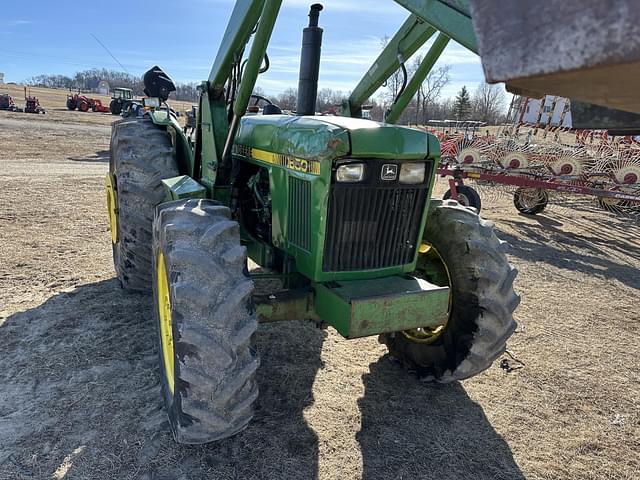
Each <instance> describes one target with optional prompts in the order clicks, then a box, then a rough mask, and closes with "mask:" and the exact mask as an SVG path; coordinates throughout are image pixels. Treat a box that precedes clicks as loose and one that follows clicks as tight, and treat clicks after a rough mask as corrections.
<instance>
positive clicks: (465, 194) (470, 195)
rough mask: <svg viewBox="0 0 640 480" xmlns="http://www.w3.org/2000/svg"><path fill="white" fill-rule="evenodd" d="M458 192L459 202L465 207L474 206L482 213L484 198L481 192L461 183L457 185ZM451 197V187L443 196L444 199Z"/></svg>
mask: <svg viewBox="0 0 640 480" xmlns="http://www.w3.org/2000/svg"><path fill="white" fill-rule="evenodd" d="M456 191H457V192H458V203H459V204H460V205H462V206H464V207H473V208H475V209H476V211H477V213H480V210H481V209H482V200H481V199H480V194H479V193H478V192H477V191H476V190H475V189H473V188H471V187H469V186H467V185H460V186H458V187H456ZM450 198H451V189H449V190H447V191H446V192H445V193H444V195H443V196H442V199H443V200H449V199H450Z"/></svg>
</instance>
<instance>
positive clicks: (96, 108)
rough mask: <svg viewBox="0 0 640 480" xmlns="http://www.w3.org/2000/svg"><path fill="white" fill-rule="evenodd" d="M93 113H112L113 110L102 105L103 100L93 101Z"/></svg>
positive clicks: (96, 99)
mask: <svg viewBox="0 0 640 480" xmlns="http://www.w3.org/2000/svg"><path fill="white" fill-rule="evenodd" d="M92 100H93V102H92V104H91V111H92V112H95V113H111V109H110V108H109V107H107V106H106V105H102V100H100V99H99V98H94V99H92Z"/></svg>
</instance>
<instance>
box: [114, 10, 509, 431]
mask: <svg viewBox="0 0 640 480" xmlns="http://www.w3.org/2000/svg"><path fill="white" fill-rule="evenodd" d="M280 3H281V1H280V0H238V1H237V2H236V3H235V7H234V9H233V13H232V16H231V20H230V22H229V25H228V27H227V29H226V32H225V34H224V37H223V40H222V44H221V46H220V49H219V52H218V54H217V56H216V58H215V61H214V64H213V68H212V70H211V74H210V76H209V78H208V80H206V81H204V82H203V83H202V85H201V88H200V91H201V95H200V99H199V105H198V113H197V122H196V128H195V131H194V133H193V134H192V135H191V136H189V137H187V136H186V135H185V134H184V132H183V129H182V128H181V126H180V124H179V123H178V121H177V119H176V118H175V117H174V115H173V114H172V113H171V110H170V109H169V108H168V106H166V100H167V98H168V95H169V93H170V92H171V91H173V90H175V86H174V84H173V82H172V81H171V79H170V78H169V77H168V76H167V75H166V74H165V73H164V72H163V71H162V70H161V69H160V68H158V67H154V68H152V69H151V70H149V71H148V72H147V73H146V74H145V76H144V83H145V94H146V95H147V98H145V99H144V102H145V107H147V108H146V112H147V113H146V114H145V115H144V116H143V117H140V118H127V119H123V120H120V121H118V122H115V123H114V125H113V130H112V136H111V159H110V164H109V174H108V175H107V177H106V191H107V201H108V211H109V223H110V229H111V239H112V243H113V260H114V264H115V269H116V272H117V276H118V279H119V281H120V283H121V284H122V286H123V287H124V288H127V289H133V290H140V291H148V290H153V295H154V316H155V322H156V324H157V339H158V340H157V343H158V350H159V358H160V370H161V374H162V391H163V396H164V401H165V405H166V409H167V412H168V416H169V419H170V424H171V428H172V430H173V433H174V436H175V438H176V440H177V441H178V442H182V443H205V442H211V441H215V440H220V439H223V438H225V437H229V436H231V435H234V434H235V433H237V432H239V431H241V430H242V429H244V428H245V427H246V426H247V424H248V423H249V421H250V419H251V418H252V415H253V403H254V401H255V400H256V398H257V396H258V386H257V383H256V370H257V369H258V365H259V359H258V352H257V351H256V349H255V348H254V346H253V344H252V338H253V336H254V333H255V332H256V329H257V326H258V322H260V321H266V322H273V321H281V320H313V321H314V322H316V323H318V324H326V325H329V326H331V327H333V328H335V329H336V330H337V331H338V332H339V333H340V334H341V335H342V336H344V337H345V338H347V339H353V338H360V337H365V336H372V335H378V336H379V340H380V341H381V342H382V343H384V344H385V345H386V346H387V347H388V350H389V355H391V356H393V357H395V358H396V359H397V360H399V362H400V363H401V364H402V365H404V366H405V367H406V369H407V370H409V371H410V372H412V373H413V374H415V375H417V376H418V377H420V378H421V379H423V380H427V381H429V380H431V381H438V382H452V381H456V380H461V379H465V378H469V377H471V376H473V375H476V374H478V373H480V372H482V371H483V370H485V369H487V368H488V367H489V366H490V365H491V364H492V362H493V361H494V360H495V359H496V358H497V357H498V356H499V355H500V354H501V353H502V352H503V351H504V349H505V342H506V341H507V339H508V338H509V336H510V335H511V334H512V332H513V331H514V328H515V323H514V320H513V316H512V314H513V311H514V310H515V308H516V306H517V305H518V302H519V298H518V296H517V295H516V294H515V293H514V291H513V281H514V279H515V277H516V270H515V268H513V267H512V266H511V265H509V263H508V261H507V258H506V257H505V255H504V253H503V252H502V244H503V242H501V241H500V240H499V239H498V238H497V237H496V235H495V233H494V230H493V226H492V224H491V223H490V222H487V221H485V220H482V219H481V218H480V217H479V216H478V215H477V214H476V211H475V210H474V209H472V208H465V207H463V206H461V205H460V204H458V203H457V202H456V201H454V200H447V201H440V200H432V199H431V192H432V189H433V186H434V182H435V174H436V166H437V164H438V161H439V157H440V149H439V144H438V141H437V139H436V137H434V136H433V135H431V134H429V133H426V132H424V131H419V130H413V129H409V128H404V127H399V126H395V125H393V124H392V123H391V122H393V121H394V119H396V118H397V117H398V111H399V110H401V109H402V108H404V106H406V102H407V96H409V98H411V96H413V93H415V90H414V91H413V93H412V89H414V88H415V84H414V80H412V81H411V82H407V84H406V88H405V89H404V90H403V91H402V92H401V94H400V95H399V96H398V98H397V99H396V101H395V102H394V105H393V106H392V108H391V110H390V111H389V112H387V120H388V122H387V123H377V122H374V121H370V120H365V119H363V118H361V117H362V115H361V111H362V108H361V107H362V105H364V104H365V102H366V101H367V99H368V98H369V97H370V96H371V95H372V94H373V93H374V92H375V90H376V89H377V88H379V87H380V86H381V85H382V84H383V82H384V81H385V80H386V79H387V77H388V76H389V75H391V74H392V73H393V72H394V71H396V70H397V69H399V68H400V67H401V66H402V62H404V60H403V59H405V58H409V57H410V56H411V55H412V54H413V53H414V52H415V51H416V50H417V49H418V48H419V47H420V46H422V45H423V44H424V43H425V42H426V41H427V39H429V38H430V37H431V36H433V35H434V33H435V32H436V29H435V28H434V27H433V26H431V25H430V24H429V23H426V22H425V21H424V20H423V19H422V18H421V17H419V16H417V15H415V14H412V15H411V16H410V17H409V18H408V20H407V21H406V22H405V24H404V25H403V26H402V28H401V29H400V31H399V32H398V33H397V34H396V36H395V37H394V38H393V39H392V40H391V41H390V42H389V44H388V46H387V47H386V48H385V50H384V51H383V52H382V53H381V55H380V57H379V58H378V59H377V61H376V63H375V64H374V66H373V67H372V68H371V69H370V70H369V72H368V73H367V75H366V77H365V78H364V79H363V80H362V81H361V82H360V84H359V85H358V86H357V87H356V88H355V90H354V91H353V93H352V95H351V97H350V98H349V100H347V101H346V102H345V104H344V106H343V112H342V113H343V114H342V115H341V116H318V115H315V101H316V93H317V82H318V71H319V60H320V50H321V39H322V34H323V31H322V29H321V28H319V27H318V18H319V12H320V10H321V9H322V6H320V5H318V4H315V5H312V6H311V11H310V14H309V18H310V20H309V26H308V27H307V28H305V29H304V32H303V45H302V57H301V68H300V79H299V85H298V102H297V109H296V110H297V111H296V114H295V115H285V114H282V112H281V111H280V109H279V108H278V107H277V106H276V105H273V104H267V105H265V106H264V108H263V109H262V112H261V114H258V115H251V116H245V113H246V112H247V108H248V106H249V103H250V102H251V101H252V99H251V97H252V91H253V89H254V86H255V82H256V78H257V76H258V75H259V74H260V73H262V72H264V71H266V69H267V68H268V65H269V62H268V57H267V54H266V50H267V45H268V41H269V39H270V36H271V33H272V29H273V26H274V23H275V21H276V17H277V15H278V11H279V9H280ZM467 20H468V19H467ZM469 22H470V20H469ZM470 25H471V24H470V23H469V24H468V25H467V27H468V28H471V26H470ZM250 39H251V40H252V42H251V44H250V46H248V43H249V40H250ZM447 41H448V37H447V36H445V35H444V34H440V35H439V36H438V38H437V39H436V41H435V42H434V44H433V46H432V47H431V50H430V52H429V54H428V55H427V56H426V57H425V61H426V62H427V63H426V64H425V65H428V64H429V63H430V64H431V65H433V63H434V62H435V59H436V58H437V57H438V56H439V55H440V53H441V52H442V50H443V49H444V46H445V45H446V43H447ZM245 50H247V51H248V55H247V56H244V55H243V52H245ZM429 68H430V67H429ZM429 68H422V69H421V70H419V71H418V73H417V75H422V76H423V77H422V79H424V76H426V74H427V73H428V71H429ZM419 80H420V78H417V79H416V80H415V82H418V81H419ZM249 259H250V260H251V261H252V262H253V263H255V264H257V265H259V266H261V267H262V268H261V269H259V270H258V271H252V270H250V269H249V268H248V260H249ZM274 277H275V278H278V279H279V280H280V281H281V283H282V290H279V291H275V292H272V293H270V294H268V295H254V280H257V279H260V278H274Z"/></svg>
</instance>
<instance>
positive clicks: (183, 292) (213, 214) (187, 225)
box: [153, 199, 260, 444]
mask: <svg viewBox="0 0 640 480" xmlns="http://www.w3.org/2000/svg"><path fill="white" fill-rule="evenodd" d="M153 249H154V256H153V261H154V268H153V275H154V281H153V291H154V312H155V318H156V324H157V325H158V340H159V349H158V350H159V353H160V370H161V374H162V392H163V397H164V400H165V406H166V409H167V413H168V417H169V421H170V424H171V429H172V431H173V434H174V437H175V439H176V441H177V442H178V443H186V444H201V443H208V442H213V441H216V440H221V439H223V438H227V437H230V436H232V435H235V434H236V433H238V432H240V431H241V430H243V429H244V428H245V427H246V426H247V424H248V423H249V421H250V420H251V418H252V417H253V403H254V401H255V399H256V398H257V396H258V385H257V382H256V370H257V368H258V365H259V363H260V362H259V359H258V356H257V353H256V351H255V350H254V348H253V347H252V345H251V342H252V336H253V334H254V332H255V331H256V329H257V326H258V323H257V320H256V314H255V312H254V311H253V308H252V304H251V294H252V292H253V282H252V281H251V279H250V278H249V275H248V271H247V267H246V265H247V251H246V248H245V247H243V246H241V245H240V227H239V225H238V223H237V222H234V221H232V220H230V211H229V209H228V208H227V207H225V206H222V205H219V204H218V203H217V202H214V201H211V200H198V199H189V200H177V201H173V202H168V203H163V204H162V205H160V206H158V208H157V209H156V216H155V221H154V230H153Z"/></svg>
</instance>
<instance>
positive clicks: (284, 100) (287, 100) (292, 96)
mask: <svg viewBox="0 0 640 480" xmlns="http://www.w3.org/2000/svg"><path fill="white" fill-rule="evenodd" d="M297 101H298V89H297V88H293V87H289V88H287V89H286V90H285V91H284V92H282V93H281V94H280V95H278V106H279V107H280V108H282V109H283V110H295V109H296V102H297Z"/></svg>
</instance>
